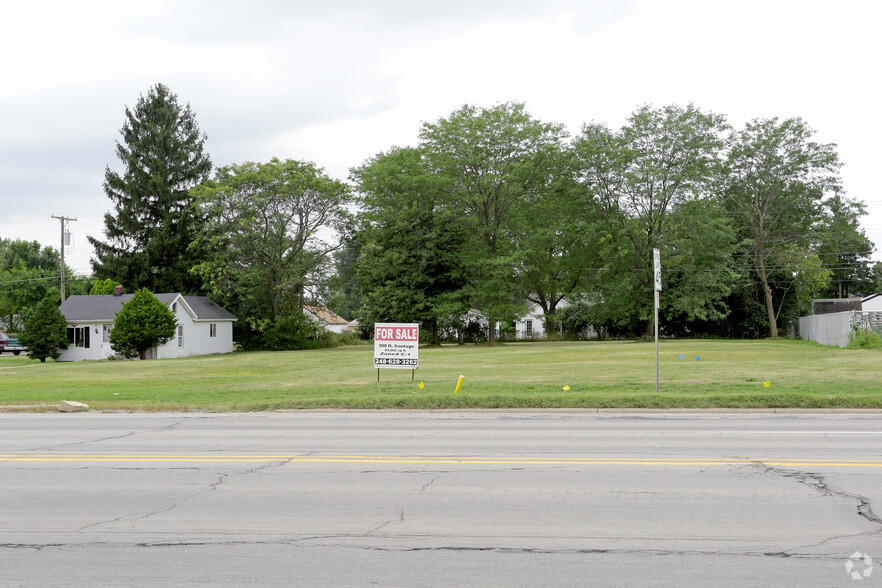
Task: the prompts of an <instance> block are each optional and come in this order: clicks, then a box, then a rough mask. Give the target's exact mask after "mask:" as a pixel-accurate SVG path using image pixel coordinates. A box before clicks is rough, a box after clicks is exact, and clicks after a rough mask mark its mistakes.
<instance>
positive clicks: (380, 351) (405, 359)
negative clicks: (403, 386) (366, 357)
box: [374, 323, 420, 373]
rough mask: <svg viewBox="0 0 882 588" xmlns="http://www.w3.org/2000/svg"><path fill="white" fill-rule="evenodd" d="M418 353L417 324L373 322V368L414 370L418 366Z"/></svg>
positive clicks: (418, 327)
mask: <svg viewBox="0 0 882 588" xmlns="http://www.w3.org/2000/svg"><path fill="white" fill-rule="evenodd" d="M419 353H420V326H419V325H417V324H407V323H405V324H402V323H376V324H374V367H375V368H393V369H405V370H415V369H417V368H418V367H420V365H419V364H420V358H419ZM377 373H379V372H377Z"/></svg>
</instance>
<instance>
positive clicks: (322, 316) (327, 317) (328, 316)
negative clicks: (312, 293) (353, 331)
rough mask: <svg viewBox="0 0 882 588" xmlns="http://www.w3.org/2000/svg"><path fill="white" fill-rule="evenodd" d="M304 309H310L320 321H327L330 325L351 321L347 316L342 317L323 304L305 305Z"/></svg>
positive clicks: (344, 323)
mask: <svg viewBox="0 0 882 588" xmlns="http://www.w3.org/2000/svg"><path fill="white" fill-rule="evenodd" d="M303 309H304V310H308V311H309V312H311V313H312V314H314V315H315V316H316V317H317V318H318V319H319V320H320V321H322V322H323V323H326V324H328V325H346V324H348V323H349V321H347V320H346V319H345V318H342V317H340V316H339V315H336V314H334V313H333V312H331V311H330V310H328V309H327V308H324V307H321V306H306V305H304V306H303Z"/></svg>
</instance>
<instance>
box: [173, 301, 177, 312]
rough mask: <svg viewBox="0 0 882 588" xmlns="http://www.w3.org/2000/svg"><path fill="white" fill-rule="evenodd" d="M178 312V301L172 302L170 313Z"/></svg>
mask: <svg viewBox="0 0 882 588" xmlns="http://www.w3.org/2000/svg"><path fill="white" fill-rule="evenodd" d="M175 312H178V303H177V302H172V313H175Z"/></svg>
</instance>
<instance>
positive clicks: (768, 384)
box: [763, 380, 772, 388]
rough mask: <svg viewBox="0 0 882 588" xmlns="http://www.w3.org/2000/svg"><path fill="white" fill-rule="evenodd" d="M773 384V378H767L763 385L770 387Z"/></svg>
mask: <svg viewBox="0 0 882 588" xmlns="http://www.w3.org/2000/svg"><path fill="white" fill-rule="evenodd" d="M771 385H772V382H771V380H766V381H765V382H763V386H765V387H766V388H768V387H769V386H771Z"/></svg>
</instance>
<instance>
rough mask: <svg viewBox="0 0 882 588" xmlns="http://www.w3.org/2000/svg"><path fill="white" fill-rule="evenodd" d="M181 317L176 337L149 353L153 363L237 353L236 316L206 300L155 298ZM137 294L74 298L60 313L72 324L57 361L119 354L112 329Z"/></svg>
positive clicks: (102, 357)
mask: <svg viewBox="0 0 882 588" xmlns="http://www.w3.org/2000/svg"><path fill="white" fill-rule="evenodd" d="M154 296H156V298H158V299H159V300H160V301H161V302H162V303H163V304H165V305H166V306H167V307H168V308H169V310H171V311H172V313H173V314H174V315H175V318H177V321H178V326H177V330H176V332H175V337H174V339H172V340H171V341H169V342H168V343H166V344H164V345H159V346H157V347H153V348H151V349H149V350H148V351H147V358H148V359H164V358H169V357H189V356H192V355H211V354H214V353H232V351H233V323H234V322H235V321H236V317H235V316H234V315H233V314H231V313H230V312H229V311H227V310H225V309H223V308H221V307H220V306H218V305H217V304H215V303H214V302H212V301H211V300H210V299H209V298H207V297H205V296H184V295H182V294H177V293H174V294H154ZM131 299H132V294H106V295H99V296H71V297H69V298H68V299H67V300H65V301H64V303H63V304H62V305H61V307H60V308H59V310H60V311H61V314H62V315H64V318H65V320H66V321H67V341H68V348H67V349H62V350H60V351H61V355H60V356H59V357H58V361H79V360H82V359H104V358H107V357H110V356H111V355H113V354H114V351H113V349H111V348H110V331H111V330H112V329H113V323H114V320H115V319H116V313H118V312H119V311H120V310H122V305H123V304H125V303H126V302H128V301H129V300H131Z"/></svg>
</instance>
